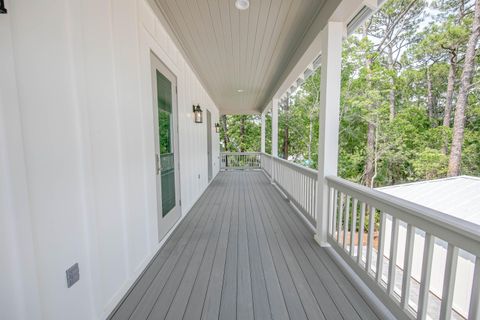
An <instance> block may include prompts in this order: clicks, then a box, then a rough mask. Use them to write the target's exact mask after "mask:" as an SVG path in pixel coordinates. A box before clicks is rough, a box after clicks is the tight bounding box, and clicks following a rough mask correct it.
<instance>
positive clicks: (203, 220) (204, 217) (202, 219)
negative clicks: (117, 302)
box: [139, 193, 220, 319]
mask: <svg viewBox="0 0 480 320" xmlns="http://www.w3.org/2000/svg"><path fill="white" fill-rule="evenodd" d="M218 198H220V193H217V196H216V197H215V199H218ZM214 202H215V201H212V202H206V203H205V206H204V208H209V207H210V205H211V204H212V203H214ZM204 211H207V212H208V214H206V215H205V213H204ZM211 216H212V211H210V210H202V211H200V217H199V219H198V223H202V226H201V231H199V230H200V229H199V228H198V223H197V225H196V226H195V228H194V230H193V231H192V234H191V235H190V237H189V240H188V241H187V242H186V244H185V246H184V247H183V249H182V251H181V253H180V254H179V256H178V257H177V259H176V261H174V262H173V264H174V265H173V267H172V270H171V271H170V273H169V274H168V275H167V276H168V279H167V280H166V281H165V283H164V284H163V285H162V288H161V289H160V291H159V293H158V295H157V297H156V299H155V302H154V303H153V305H152V307H151V309H150V312H149V313H148V315H147V317H146V319H148V318H149V317H150V315H151V313H152V312H153V310H154V309H155V307H156V305H157V303H158V300H159V298H160V297H161V295H162V293H163V292H164V289H165V286H166V285H167V283H168V280H170V276H171V274H172V272H174V271H175V269H176V266H177V264H178V263H179V261H180V260H181V258H182V257H184V254H185V250H186V249H187V248H188V247H189V244H190V242H191V239H192V236H194V235H195V236H198V237H199V236H200V234H201V232H202V231H204V230H205V228H206V227H207V226H208V224H207V223H206V222H208V219H209V218H210V217H211ZM203 224H205V225H203ZM177 245H178V244H177ZM197 245H198V242H197V243H196V244H195V247H194V248H196V246H197ZM194 250H195V249H194ZM194 250H193V251H194ZM192 254H193V252H192ZM177 289H178V288H177ZM139 305H140V304H139Z"/></svg>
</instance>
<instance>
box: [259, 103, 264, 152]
mask: <svg viewBox="0 0 480 320" xmlns="http://www.w3.org/2000/svg"><path fill="white" fill-rule="evenodd" d="M261 132H262V133H261V142H260V151H261V152H262V153H265V112H262V131H261Z"/></svg>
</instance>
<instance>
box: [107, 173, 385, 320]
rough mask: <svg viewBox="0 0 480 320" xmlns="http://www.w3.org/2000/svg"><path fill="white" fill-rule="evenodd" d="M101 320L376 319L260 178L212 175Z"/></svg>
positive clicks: (285, 204) (258, 175) (294, 214)
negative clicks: (179, 221)
mask: <svg viewBox="0 0 480 320" xmlns="http://www.w3.org/2000/svg"><path fill="white" fill-rule="evenodd" d="M109 319H156V320H157V319H158V320H160V319H186V320H191V319H239V320H244V319H245V320H248V319H293V320H297V319H298V320H301V319H310V320H313V319H369V320H370V319H372V320H373V319H377V316H376V315H375V314H374V313H373V311H372V310H371V309H370V308H369V307H368V305H367V303H366V302H365V301H364V299H363V298H362V297H361V296H360V294H359V293H358V292H357V291H356V290H355V288H354V287H353V286H352V285H351V284H350V282H349V281H348V280H347V279H346V277H345V276H344V275H343V274H342V272H341V271H340V270H339V269H338V268H337V266H336V264H335V263H334V262H333V261H332V260H331V259H330V257H329V256H328V254H327V253H326V252H325V251H324V250H323V249H322V248H321V247H319V246H318V245H317V244H316V242H315V241H314V240H313V235H312V232H311V231H310V230H309V229H308V228H307V227H306V226H305V224H304V222H303V221H302V220H301V218H300V217H299V216H298V213H297V212H296V211H295V210H294V209H293V208H292V207H291V206H290V205H289V203H288V201H286V200H285V199H284V198H283V197H282V196H281V195H280V193H279V192H278V191H277V190H276V188H275V187H274V186H272V185H271V184H270V182H269V180H268V179H267V177H266V176H265V175H264V173H263V172H261V171H230V172H220V173H219V174H218V176H217V177H216V178H215V180H214V181H213V182H212V183H211V185H210V186H209V187H208V189H207V190H206V191H205V193H204V194H203V195H202V197H201V198H200V199H199V201H198V202H197V203H196V204H195V205H194V207H193V208H192V210H191V212H190V213H189V214H188V216H187V217H186V218H185V219H184V221H182V223H181V224H180V225H179V227H178V228H177V229H176V230H175V231H174V232H173V234H172V236H171V237H170V239H169V240H168V241H167V243H166V244H165V245H164V246H163V248H162V249H161V250H160V251H159V253H158V254H157V255H156V257H155V258H154V259H153V261H152V262H151V264H150V265H149V266H148V267H147V269H146V270H145V272H144V273H143V275H142V276H141V277H140V278H139V279H138V281H137V282H136V283H135V285H134V286H133V287H132V289H131V290H130V291H129V293H128V294H127V295H126V296H125V297H124V299H123V300H122V302H121V303H120V304H119V305H118V306H117V308H116V309H115V311H114V312H113V313H112V315H111V316H110V317H109Z"/></svg>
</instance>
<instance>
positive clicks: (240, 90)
mask: <svg viewBox="0 0 480 320" xmlns="http://www.w3.org/2000/svg"><path fill="white" fill-rule="evenodd" d="M244 91H245V90H243V89H238V90H237V92H238V93H242V92H244Z"/></svg>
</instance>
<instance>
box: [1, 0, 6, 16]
mask: <svg viewBox="0 0 480 320" xmlns="http://www.w3.org/2000/svg"><path fill="white" fill-rule="evenodd" d="M2 13H7V9H6V8H5V3H4V0H0V14H2Z"/></svg>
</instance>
